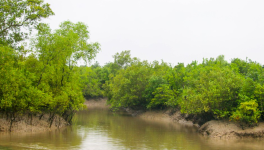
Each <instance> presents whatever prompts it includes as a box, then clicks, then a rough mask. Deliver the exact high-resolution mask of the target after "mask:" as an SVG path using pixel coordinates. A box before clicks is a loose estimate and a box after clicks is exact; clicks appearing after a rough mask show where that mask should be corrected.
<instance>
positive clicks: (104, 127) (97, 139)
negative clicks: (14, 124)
mask: <svg viewBox="0 0 264 150" xmlns="http://www.w3.org/2000/svg"><path fill="white" fill-rule="evenodd" d="M28 149H39V150H42V149H43V150H46V149H48V150H49V149H51V150H86V149H88V150H119V149H120V150H123V149H125V150H139V149H142V150H153V149H160V150H222V149H224V150H254V149H256V150H257V149H264V142H263V139H254V140H238V141H230V140H216V139H209V138H205V137H203V136H201V135H199V133H197V129H196V128H194V127H186V126H182V125H179V124H177V123H168V122H154V121H149V120H143V119H141V118H137V117H132V116H130V115H128V114H126V113H121V112H118V113H112V112H110V111H109V110H107V109H89V110H84V111H80V112H79V113H78V114H77V115H76V116H75V118H74V124H73V125H72V126H71V127H67V128H64V129H60V130H57V131H48V132H44V133H32V134H21V133H19V134H17V133H1V134H0V150H28Z"/></svg>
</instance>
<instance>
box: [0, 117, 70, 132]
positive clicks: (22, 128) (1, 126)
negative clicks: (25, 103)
mask: <svg viewBox="0 0 264 150" xmlns="http://www.w3.org/2000/svg"><path fill="white" fill-rule="evenodd" d="M0 117H1V116H0ZM48 119H49V116H48V115H43V117H41V119H40V116H32V118H31V116H30V117H29V116H27V115H25V116H19V117H17V118H16V119H15V121H13V123H12V127H11V132H19V133H36V132H43V131H49V130H54V129H59V128H63V127H65V126H67V122H66V121H65V120H64V119H63V118H61V117H59V116H56V117H55V118H54V121H53V123H52V126H51V127H50V123H49V121H48ZM0 132H2V133H5V132H10V120H7V119H5V118H3V117H1V118H0Z"/></svg>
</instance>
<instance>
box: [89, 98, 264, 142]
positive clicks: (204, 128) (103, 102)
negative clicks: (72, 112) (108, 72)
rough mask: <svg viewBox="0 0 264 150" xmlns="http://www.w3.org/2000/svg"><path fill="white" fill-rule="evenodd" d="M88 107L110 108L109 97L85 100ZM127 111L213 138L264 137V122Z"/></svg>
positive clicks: (175, 112)
mask: <svg viewBox="0 0 264 150" xmlns="http://www.w3.org/2000/svg"><path fill="white" fill-rule="evenodd" d="M85 104H86V105H87V108H88V109H93V108H102V109H109V107H110V106H109V105H107V98H100V99H89V100H87V101H86V102H85ZM124 110H125V111H126V112H128V113H129V114H131V115H132V116H134V117H139V118H142V119H144V120H149V121H156V122H168V123H171V122H174V123H178V124H181V125H184V126H194V127H196V128H197V131H198V132H199V133H200V134H201V135H203V136H205V137H209V138H212V139H228V140H229V139H243V138H245V139H247V138H263V137H264V123H263V122H261V123H259V125H258V126H256V127H254V128H246V129H244V130H243V129H242V128H241V127H240V126H239V124H238V123H235V122H230V121H219V120H218V121H217V120H211V121H206V120H205V119H202V118H196V117H195V116H191V115H187V114H182V113H181V112H180V110H179V109H168V110H152V111H144V110H133V109H131V108H124Z"/></svg>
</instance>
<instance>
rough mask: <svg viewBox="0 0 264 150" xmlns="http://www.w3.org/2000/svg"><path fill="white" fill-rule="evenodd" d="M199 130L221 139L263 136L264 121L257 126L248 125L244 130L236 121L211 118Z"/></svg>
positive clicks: (205, 134)
mask: <svg viewBox="0 0 264 150" xmlns="http://www.w3.org/2000/svg"><path fill="white" fill-rule="evenodd" d="M199 132H200V133H201V134H202V135H204V136H208V137H213V138H219V139H240V138H263V137H264V123H263V122H260V123H259V124H258V126H256V127H248V128H245V129H244V130H243V129H242V128H241V127H240V125H239V124H238V123H235V122H230V121H219V120H211V121H208V122H206V123H205V124H204V125H202V126H201V127H200V128H199Z"/></svg>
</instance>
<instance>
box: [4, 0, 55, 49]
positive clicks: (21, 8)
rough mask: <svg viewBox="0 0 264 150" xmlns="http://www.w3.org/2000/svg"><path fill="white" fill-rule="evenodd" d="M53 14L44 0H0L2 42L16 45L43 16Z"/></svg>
mask: <svg viewBox="0 0 264 150" xmlns="http://www.w3.org/2000/svg"><path fill="white" fill-rule="evenodd" d="M51 15H54V13H53V12H52V10H51V9H50V6H49V4H47V3H44V2H43V0H0V44H2V45H9V46H13V47H14V46H15V45H17V44H18V42H20V41H22V40H24V39H25V38H27V37H28V35H29V33H30V32H31V30H32V29H33V28H34V27H35V26H37V25H38V23H39V22H40V20H41V19H42V18H47V17H49V16H51ZM22 28H24V29H25V28H26V29H27V30H26V31H25V30H21V29H22Z"/></svg>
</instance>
